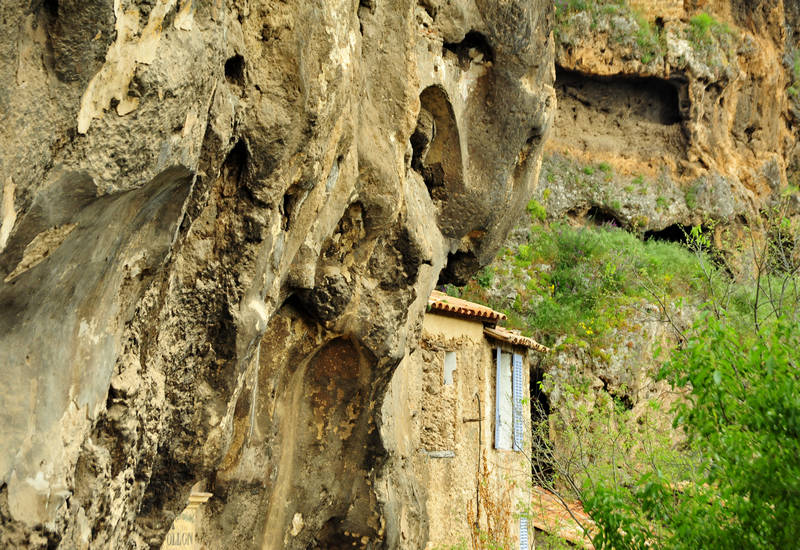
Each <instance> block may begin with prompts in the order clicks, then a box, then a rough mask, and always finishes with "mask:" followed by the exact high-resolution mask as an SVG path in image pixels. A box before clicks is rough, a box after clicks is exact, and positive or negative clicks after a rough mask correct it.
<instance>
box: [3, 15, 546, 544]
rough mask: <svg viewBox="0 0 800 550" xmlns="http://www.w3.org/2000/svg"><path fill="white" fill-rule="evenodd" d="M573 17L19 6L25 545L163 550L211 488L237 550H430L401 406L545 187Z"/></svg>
mask: <svg viewBox="0 0 800 550" xmlns="http://www.w3.org/2000/svg"><path fill="white" fill-rule="evenodd" d="M551 12H552V5H551V3H550V2H549V1H545V0H536V1H527V0H526V1H521V0H503V1H488V0H463V1H457V2H453V1H443V0H421V1H420V2H419V3H417V2H412V1H399V2H377V1H363V0H362V1H361V2H356V1H354V0H351V1H345V0H334V1H329V0H326V1H322V0H319V1H311V2H279V1H269V0H262V1H248V2H224V1H213V2H194V1H192V0H181V1H177V0H150V1H145V0H116V1H114V2H111V1H110V0H95V1H92V2H83V1H79V0H42V1H39V0H35V1H33V2H30V1H29V0H24V1H23V0H10V1H6V2H3V3H2V6H0V21H2V28H3V31H4V32H3V34H2V37H1V38H0V71H2V78H0V113H2V125H0V143H2V145H3V146H2V148H0V187H2V193H3V197H2V201H0V216H2V218H0V281H2V283H0V365H2V369H0V382H2V387H3V390H2V423H0V449H2V450H1V451H0V476H2V477H0V522H1V523H0V545H2V546H4V547H31V548H37V547H61V548H89V547H92V548H122V547H125V548H147V547H158V546H159V545H160V543H161V540H162V539H163V537H164V534H165V533H166V531H167V530H168V529H169V527H170V524H171V522H172V520H173V518H174V517H175V515H176V514H177V513H178V512H179V511H180V510H181V508H182V507H183V505H184V503H185V501H186V496H187V494H188V492H189V490H190V488H191V487H192V486H193V485H195V484H196V483H201V484H203V485H204V486H205V488H206V490H208V491H210V492H212V493H213V495H214V496H213V498H212V499H211V500H210V501H209V503H208V505H207V509H206V516H207V517H208V521H207V523H206V524H205V525H204V526H203V528H202V530H201V536H202V538H203V541H204V542H205V543H206V544H207V546H208V547H209V548H280V547H288V548H306V547H315V546H316V547H323V548H328V547H337V546H344V545H346V546H348V547H352V544H353V543H356V545H360V546H363V547H380V546H382V545H385V544H390V545H391V546H392V547H409V548H417V547H419V546H420V545H421V544H423V543H424V540H425V528H424V526H425V521H424V515H425V510H424V509H422V508H420V505H419V503H418V502H415V500H414V492H413V482H414V481H413V479H406V480H403V479H402V476H401V475H400V474H397V475H394V476H393V489H392V490H391V491H386V490H384V491H376V489H375V485H376V483H379V482H380V480H381V479H382V475H383V472H384V470H385V469H386V468H388V467H392V457H391V456H387V452H386V450H385V449H386V447H385V445H384V444H383V442H382V441H381V440H380V437H379V430H378V424H379V422H380V419H379V418H378V414H377V412H378V411H379V410H380V403H381V401H382V399H383V395H384V393H385V390H386V386H387V383H388V380H389V379H390V377H391V374H392V372H393V369H394V368H395V367H396V365H397V363H398V362H399V360H400V358H401V357H402V356H403V354H404V353H405V352H406V350H407V348H408V347H409V346H411V345H413V344H414V342H416V340H417V338H418V335H419V320H420V317H421V314H422V311H423V309H424V307H425V303H426V298H427V296H428V294H429V292H430V290H431V289H432V287H433V286H434V284H435V283H436V282H437V280H442V281H448V282H449V281H454V282H455V281H461V280H463V279H464V278H465V277H466V276H468V275H469V274H471V273H472V271H473V270H474V269H476V268H477V267H478V266H480V265H481V264H484V263H486V262H488V261H489V260H490V259H491V258H492V257H493V255H494V253H495V251H496V249H497V248H498V247H499V246H500V245H501V243H502V241H503V238H504V236H505V233H506V232H507V231H508V230H509V229H510V227H511V225H512V224H513V221H514V220H515V219H516V216H515V215H513V214H515V213H518V212H519V211H520V210H521V209H522V208H523V207H524V204H525V202H526V201H527V198H528V197H529V196H530V194H531V192H532V191H533V187H534V185H535V181H536V179H537V177H538V170H539V165H540V162H541V149H542V142H543V140H544V138H545V136H546V135H547V133H548V131H549V128H550V126H551V121H552V116H553V109H554V107H555V93H554V90H553V87H552V83H553V78H554V75H553V65H552V60H553V51H554V45H553V43H552V39H551V38H550V25H551V21H552V13H551ZM398 475H400V478H401V479H400V480H399V481H398ZM378 495H380V498H379V496H378ZM392 499H395V500H398V499H399V500H402V502H403V503H404V505H405V506H406V507H407V508H408V509H409V510H411V512H409V514H408V517H410V518H417V519H416V520H415V521H414V522H413V523H414V524H413V525H410V526H408V525H406V526H404V529H403V532H402V533H401V532H400V527H399V526H398V525H396V524H395V523H392V522H389V521H387V520H386V517H385V509H386V507H387V506H388V504H387V502H389V501H392ZM415 506H416V507H417V508H416V509H415ZM387 541H388V542H387Z"/></svg>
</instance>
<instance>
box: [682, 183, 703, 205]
mask: <svg viewBox="0 0 800 550" xmlns="http://www.w3.org/2000/svg"><path fill="white" fill-rule="evenodd" d="M702 188H703V184H702V182H696V183H694V184H692V186H691V187H689V189H687V190H686V192H685V193H684V194H683V198H684V200H685V201H686V207H687V208H688V209H689V210H694V209H695V207H696V206H697V197H698V195H699V194H700V191H701V189H702Z"/></svg>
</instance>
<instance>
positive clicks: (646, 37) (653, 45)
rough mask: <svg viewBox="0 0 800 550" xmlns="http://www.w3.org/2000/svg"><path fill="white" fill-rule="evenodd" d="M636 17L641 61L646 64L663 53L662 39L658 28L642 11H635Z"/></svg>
mask: <svg viewBox="0 0 800 550" xmlns="http://www.w3.org/2000/svg"><path fill="white" fill-rule="evenodd" d="M634 17H635V19H636V25H637V27H638V28H637V30H636V45H637V46H639V52H640V54H641V58H640V59H641V61H642V63H644V64H645V65H647V64H649V63H650V62H651V61H653V60H654V59H656V57H658V56H659V55H661V41H660V37H659V34H658V29H657V28H656V26H655V25H653V23H651V22H650V21H649V20H647V19H646V18H645V17H644V16H642V15H641V14H640V13H635V15H634Z"/></svg>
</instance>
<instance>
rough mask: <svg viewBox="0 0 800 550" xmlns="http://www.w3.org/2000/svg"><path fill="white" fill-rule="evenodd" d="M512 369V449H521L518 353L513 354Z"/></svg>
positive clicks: (519, 356) (520, 363)
mask: <svg viewBox="0 0 800 550" xmlns="http://www.w3.org/2000/svg"><path fill="white" fill-rule="evenodd" d="M513 365H514V371H513V374H512V379H511V385H512V388H511V392H512V396H513V399H514V412H513V415H514V450H515V451H521V450H522V442H523V439H524V432H525V422H524V420H523V418H522V399H523V395H524V394H523V391H522V381H523V378H522V355H520V354H519V353H515V354H514V363H513Z"/></svg>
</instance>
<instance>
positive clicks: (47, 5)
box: [42, 0, 58, 18]
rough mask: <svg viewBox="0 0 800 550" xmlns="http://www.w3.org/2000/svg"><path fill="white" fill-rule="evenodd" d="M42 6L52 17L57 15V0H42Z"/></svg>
mask: <svg viewBox="0 0 800 550" xmlns="http://www.w3.org/2000/svg"><path fill="white" fill-rule="evenodd" d="M42 8H44V11H45V12H46V13H47V15H49V16H50V17H52V18H56V17H58V0H44V2H42Z"/></svg>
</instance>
